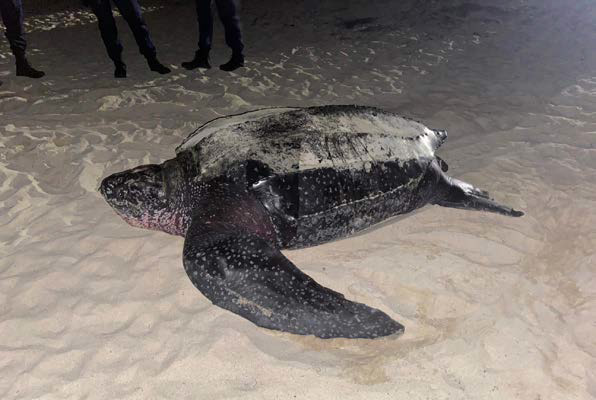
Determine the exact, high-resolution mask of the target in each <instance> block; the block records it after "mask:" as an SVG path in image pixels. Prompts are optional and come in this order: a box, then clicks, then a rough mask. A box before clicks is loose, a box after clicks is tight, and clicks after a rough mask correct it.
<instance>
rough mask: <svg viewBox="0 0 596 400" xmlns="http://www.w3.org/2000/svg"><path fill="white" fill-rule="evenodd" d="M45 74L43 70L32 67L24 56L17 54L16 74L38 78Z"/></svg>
mask: <svg viewBox="0 0 596 400" xmlns="http://www.w3.org/2000/svg"><path fill="white" fill-rule="evenodd" d="M45 74H46V73H45V72H43V71H38V70H36V69H35V68H33V67H32V66H31V64H29V61H27V58H26V57H25V56H17V76H26V77H28V78H34V79H38V78H41V77H42V76H44V75H45Z"/></svg>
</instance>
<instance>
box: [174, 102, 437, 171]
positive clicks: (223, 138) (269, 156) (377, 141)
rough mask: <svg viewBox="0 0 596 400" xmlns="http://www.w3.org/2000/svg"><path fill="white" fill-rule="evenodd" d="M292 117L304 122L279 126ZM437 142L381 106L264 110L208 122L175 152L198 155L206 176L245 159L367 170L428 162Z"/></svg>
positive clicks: (275, 166)
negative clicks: (380, 165)
mask: <svg viewBox="0 0 596 400" xmlns="http://www.w3.org/2000/svg"><path fill="white" fill-rule="evenodd" d="M296 119H301V120H302V121H303V123H302V124H301V125H300V126H299V127H298V128H294V127H292V129H287V130H284V129H283V128H284V126H288V125H289V124H291V123H292V122H294V120H296ZM280 127H281V132H280ZM270 132H271V133H270ZM442 140H443V138H441V136H440V134H439V133H438V132H435V131H433V130H431V129H429V128H427V127H426V126H424V125H423V124H421V123H419V122H416V121H413V120H409V119H406V118H403V117H400V116H398V115H395V114H391V113H386V112H383V111H381V110H375V109H368V108H354V109H353V110H352V109H349V108H348V109H342V110H340V111H338V112H329V113H311V112H309V109H301V108H267V109H261V110H257V111H252V112H248V113H244V114H239V115H234V116H230V117H225V118H218V119H216V120H213V121H211V122H208V123H206V124H205V125H203V126H202V127H200V128H199V129H198V130H197V131H195V132H194V133H193V134H191V135H190V136H189V137H188V138H187V139H186V140H185V141H184V142H183V143H182V144H181V145H180V146H179V147H178V148H177V149H176V151H177V152H180V151H184V150H191V149H192V150H193V151H194V152H196V153H198V154H197V156H198V158H199V159H200V160H201V165H200V168H201V175H202V177H203V178H205V177H216V176H219V175H221V174H222V172H223V171H225V170H226V169H228V168H229V167H231V166H232V164H233V163H234V162H236V161H239V160H248V159H253V160H259V161H261V162H263V163H264V164H266V165H268V166H269V168H271V169H272V170H273V171H275V173H277V174H280V173H289V172H296V171H304V170H309V169H314V168H326V167H329V168H335V169H339V170H342V169H356V170H362V169H364V170H367V169H369V168H370V163H372V162H385V161H389V160H392V161H393V160H398V161H399V162H401V163H403V162H406V161H408V160H412V159H419V160H420V159H429V160H430V159H432V158H433V157H434V151H435V149H436V148H437V147H438V146H439V145H440V143H441V142H442Z"/></svg>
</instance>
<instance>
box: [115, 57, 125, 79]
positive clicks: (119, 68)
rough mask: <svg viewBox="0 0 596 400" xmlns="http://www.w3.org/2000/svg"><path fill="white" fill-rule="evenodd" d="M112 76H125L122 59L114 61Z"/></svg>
mask: <svg viewBox="0 0 596 400" xmlns="http://www.w3.org/2000/svg"><path fill="white" fill-rule="evenodd" d="M114 66H115V67H116V68H115V69H114V78H126V64H124V63H123V62H122V61H118V62H114Z"/></svg>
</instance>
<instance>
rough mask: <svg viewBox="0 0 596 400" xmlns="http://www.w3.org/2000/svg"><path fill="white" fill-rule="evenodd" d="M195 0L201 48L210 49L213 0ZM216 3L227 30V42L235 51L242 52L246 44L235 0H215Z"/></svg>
mask: <svg viewBox="0 0 596 400" xmlns="http://www.w3.org/2000/svg"><path fill="white" fill-rule="evenodd" d="M195 1H196V4H197V20H198V21H199V48H200V49H206V50H209V49H211V43H212V42H213V14H212V13H211V0H195ZM215 5H216V6H217V12H218V14H219V18H220V19H221V22H222V23H223V26H224V29H225V31H226V44H227V45H228V46H229V47H230V48H231V49H232V51H233V52H234V53H238V54H241V53H242V50H243V49H244V44H242V33H241V32H240V18H238V13H237V10H236V2H235V0H215Z"/></svg>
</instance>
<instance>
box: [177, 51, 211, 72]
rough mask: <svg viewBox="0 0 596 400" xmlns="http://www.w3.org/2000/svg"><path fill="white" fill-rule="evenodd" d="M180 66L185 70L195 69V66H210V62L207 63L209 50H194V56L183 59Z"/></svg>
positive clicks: (206, 67) (207, 67)
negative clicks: (190, 58)
mask: <svg viewBox="0 0 596 400" xmlns="http://www.w3.org/2000/svg"><path fill="white" fill-rule="evenodd" d="M182 66H183V67H184V68H186V69H187V70H189V71H190V70H191V69H195V68H205V69H209V68H211V64H209V50H208V49H199V50H197V51H196V52H195V58H193V59H192V60H190V61H185V62H183V63H182Z"/></svg>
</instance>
